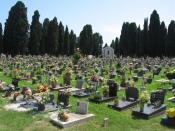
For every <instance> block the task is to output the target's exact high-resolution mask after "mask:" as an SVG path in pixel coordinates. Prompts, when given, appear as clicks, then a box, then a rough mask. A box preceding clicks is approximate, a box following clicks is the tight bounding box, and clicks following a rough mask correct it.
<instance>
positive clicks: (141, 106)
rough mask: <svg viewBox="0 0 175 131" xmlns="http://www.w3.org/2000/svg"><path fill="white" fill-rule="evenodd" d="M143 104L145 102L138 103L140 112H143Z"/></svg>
mask: <svg viewBox="0 0 175 131" xmlns="http://www.w3.org/2000/svg"><path fill="white" fill-rule="evenodd" d="M144 105H145V104H140V112H143V111H144Z"/></svg>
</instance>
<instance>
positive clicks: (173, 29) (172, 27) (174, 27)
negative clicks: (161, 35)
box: [165, 20, 175, 57]
mask: <svg viewBox="0 0 175 131" xmlns="http://www.w3.org/2000/svg"><path fill="white" fill-rule="evenodd" d="M174 36H175V21H174V20H172V21H171V22H170V24H169V26H168V35H167V41H166V45H165V52H166V55H167V56H171V57H172V56H175V52H174V49H175V37H174Z"/></svg>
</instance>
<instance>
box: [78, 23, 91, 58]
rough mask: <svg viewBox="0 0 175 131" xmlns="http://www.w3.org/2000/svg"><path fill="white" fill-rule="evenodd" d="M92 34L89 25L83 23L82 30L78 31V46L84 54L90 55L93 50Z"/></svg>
mask: <svg viewBox="0 0 175 131" xmlns="http://www.w3.org/2000/svg"><path fill="white" fill-rule="evenodd" d="M92 35H93V31H92V26H91V25H85V26H84V27H83V30H82V31H81V32H80V36H79V47H80V50H81V51H82V53H83V54H85V55H90V54H92V52H93V45H92Z"/></svg>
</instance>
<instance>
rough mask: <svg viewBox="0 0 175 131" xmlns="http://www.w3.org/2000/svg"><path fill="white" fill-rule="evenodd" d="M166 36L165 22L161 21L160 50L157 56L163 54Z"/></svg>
mask: <svg viewBox="0 0 175 131" xmlns="http://www.w3.org/2000/svg"><path fill="white" fill-rule="evenodd" d="M166 37H167V29H166V27H165V23H164V22H162V23H161V25H160V46H159V47H160V50H159V51H160V52H159V56H164V55H165V42H166Z"/></svg>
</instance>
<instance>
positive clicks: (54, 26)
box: [46, 17, 59, 55]
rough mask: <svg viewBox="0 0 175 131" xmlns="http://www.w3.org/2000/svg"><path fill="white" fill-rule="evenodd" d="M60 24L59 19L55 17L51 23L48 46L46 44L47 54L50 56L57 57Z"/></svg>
mask: <svg viewBox="0 0 175 131" xmlns="http://www.w3.org/2000/svg"><path fill="white" fill-rule="evenodd" d="M58 31H59V30H58V22H57V18H56V17H54V19H53V20H51V21H50V23H49V28H48V33H47V34H48V35H47V38H46V39H47V42H46V43H47V44H46V53H48V54H50V55H56V52H57V47H58Z"/></svg>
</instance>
